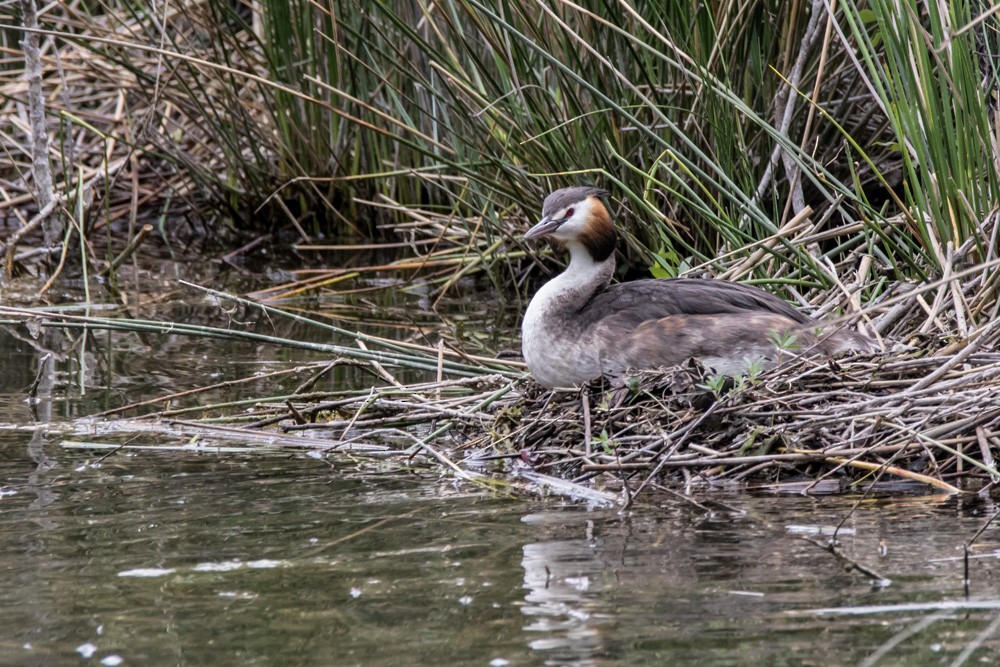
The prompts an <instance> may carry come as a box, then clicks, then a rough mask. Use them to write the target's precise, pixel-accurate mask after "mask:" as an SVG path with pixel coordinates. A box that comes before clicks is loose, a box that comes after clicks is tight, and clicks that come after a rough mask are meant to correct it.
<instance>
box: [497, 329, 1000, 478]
mask: <svg viewBox="0 0 1000 667" xmlns="http://www.w3.org/2000/svg"><path fill="white" fill-rule="evenodd" d="M994 328H995V327H994ZM514 414H516V415H519V417H520V419H519V420H518V423H517V424H516V428H509V429H508V432H507V435H506V437H505V439H506V441H507V442H508V443H509V444H508V446H509V447H512V448H514V449H515V450H516V451H519V452H520V457H519V458H520V459H521V461H522V462H523V463H525V464H527V465H529V466H531V467H532V468H533V469H534V470H536V471H540V472H545V473H548V474H551V475H553V476H555V477H560V478H563V479H566V480H570V481H573V482H576V483H580V482H585V481H588V480H591V479H593V478H595V477H599V476H608V475H610V476H612V478H613V479H615V478H616V479H622V480H624V481H626V482H628V483H631V486H632V489H633V490H635V489H637V488H640V487H642V486H645V485H647V484H648V483H650V482H655V483H659V482H662V481H669V482H671V483H673V484H676V482H678V481H683V482H687V483H689V484H691V483H695V482H698V481H700V482H703V483H722V482H748V481H755V482H762V481H766V482H771V483H774V482H792V483H795V484H803V482H805V484H804V486H806V487H807V488H810V487H812V486H814V485H816V484H819V483H822V482H824V481H826V482H829V481H835V482H836V483H837V484H839V485H843V486H850V485H856V484H861V485H868V484H871V483H875V482H887V481H898V480H900V479H905V480H912V481H916V482H920V483H924V484H930V485H932V486H935V487H938V488H941V489H944V490H947V491H950V492H957V491H959V490H961V489H963V488H965V489H969V488H973V489H975V490H982V489H983V488H985V487H992V486H993V485H994V484H995V483H996V481H997V480H998V475H997V469H996V464H995V459H994V456H995V455H996V453H997V452H998V451H1000V352H996V351H989V350H987V351H984V350H981V349H977V346H975V345H974V344H973V345H968V346H966V347H965V348H964V349H961V350H957V351H954V352H953V353H951V354H935V355H927V354H924V353H921V352H913V351H911V352H907V353H904V354H896V355H889V356H880V357H851V358H843V359H839V360H826V361H823V362H817V361H815V360H808V359H802V360H797V361H794V362H792V363H786V364H784V365H782V366H780V367H778V368H776V369H773V370H770V371H766V372H764V373H762V374H760V375H759V376H757V377H754V378H747V377H743V378H736V379H728V380H726V381H725V383H720V382H719V378H714V377H711V376H709V375H707V374H706V371H705V370H704V369H703V368H701V367H699V366H697V365H694V364H692V365H689V366H687V367H682V368H675V369H670V370H665V371H659V372H647V373H642V374H640V375H636V376H633V377H629V378H627V379H625V380H624V381H622V380H619V381H617V382H609V381H607V380H600V381H595V382H592V383H591V384H589V385H588V386H586V387H584V388H583V389H582V390H580V391H559V390H555V391H548V390H543V389H542V388H541V387H538V386H537V385H532V386H531V387H530V388H529V389H528V390H527V391H525V392H524V393H523V394H522V396H521V397H520V399H519V401H518V402H517V404H516V406H515V407H514V408H513V412H511V408H508V410H507V411H506V412H504V413H502V414H501V416H500V418H499V419H498V423H500V424H504V423H506V424H511V423H512V420H511V416H512V415H514Z"/></svg>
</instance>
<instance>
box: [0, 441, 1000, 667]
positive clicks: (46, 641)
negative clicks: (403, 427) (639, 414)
mask: <svg viewBox="0 0 1000 667" xmlns="http://www.w3.org/2000/svg"><path fill="white" fill-rule="evenodd" d="M36 444H37V443H36ZM30 449H31V447H30V446H29V440H28V439H26V438H24V437H21V438H20V439H19V438H16V437H12V436H11V435H10V434H8V435H6V436H4V439H3V440H2V441H0V450H2V452H3V453H4V458H3V461H2V462H0V466H2V474H3V479H4V484H3V487H2V494H3V497H2V498H0V508H2V509H0V511H2V515H0V522H2V525H3V534H4V536H5V538H4V540H3V543H2V547H0V568H2V569H3V571H4V573H5V577H4V579H5V582H6V583H5V586H4V587H3V589H2V591H0V627H3V628H4V631H3V636H4V641H3V646H2V651H0V652H2V655H3V658H2V661H3V664H12V665H13V664H18V665H33V664H37V665H51V664H79V663H81V662H85V661H84V660H83V656H82V655H81V652H82V653H87V652H90V651H93V655H92V657H91V659H90V661H91V663H90V664H97V663H98V661H99V660H102V659H106V658H108V657H109V656H120V657H121V658H122V659H123V660H124V664H178V665H185V664H189V665H205V664H212V665H228V664H232V665H236V664H295V665H333V664H337V665H341V664H342V665H400V664H418V665H419V664H463V665H475V664H482V665H489V664H491V661H494V660H506V661H509V664H512V665H518V664H558V665H563V664H566V665H568V664H601V665H609V664H610V665H634V664H712V665H719V664H723V665H724V664H731V665H744V664H766V665H775V664H790V665H791V664H858V663H860V662H862V661H863V660H864V659H865V658H866V657H868V656H871V655H872V654H873V653H875V652H876V651H878V650H879V648H880V647H883V646H885V645H886V643H887V642H889V641H890V640H891V639H892V638H893V637H898V636H899V635H900V634H901V633H905V632H906V631H907V630H912V629H913V628H915V627H916V626H917V625H918V624H921V623H928V625H927V627H925V628H923V629H922V630H920V631H919V632H916V633H915V634H914V636H913V637H910V638H907V639H905V640H904V641H902V642H901V643H900V644H899V646H897V647H896V648H895V649H893V650H892V651H891V652H890V653H889V657H888V658H886V659H885V660H884V661H882V662H880V663H878V664H948V663H949V662H950V661H951V659H953V658H954V657H955V656H956V655H957V654H958V653H959V652H960V651H961V650H963V649H964V648H965V647H966V646H968V645H970V644H971V643H972V642H973V640H974V639H975V637H976V636H977V634H978V633H980V632H981V631H982V630H983V629H984V628H987V626H989V624H990V623H991V622H993V621H995V620H996V619H997V618H1000V616H998V615H1000V590H998V587H1000V581H998V579H997V572H998V570H997V567H996V559H995V557H994V558H990V559H977V560H973V561H972V580H973V586H972V588H973V591H972V594H971V596H970V598H969V600H970V601H971V602H973V603H975V604H970V605H968V606H969V608H966V609H962V608H958V609H954V608H953V609H944V610H941V609H940V607H941V605H942V603H962V604H964V603H965V598H964V596H963V591H962V562H961V559H960V558H959V557H960V556H961V550H960V549H959V548H958V547H959V546H960V545H961V544H962V543H963V541H965V540H968V539H969V537H970V536H971V535H972V534H973V533H974V532H975V530H976V529H977V528H978V527H979V526H980V525H981V524H982V523H983V521H984V520H985V517H986V516H988V515H989V514H990V512H992V511H993V509H994V508H993V507H992V506H991V505H989V504H987V503H977V502H972V503H967V502H966V501H959V500H956V499H954V498H945V497H941V496H905V497H887V498H879V499H870V500H866V501H865V502H863V503H862V504H861V505H860V506H859V507H858V509H857V510H856V511H855V512H854V513H853V514H850V518H849V519H848V521H847V522H846V524H845V525H844V527H843V528H842V534H841V541H842V549H843V550H844V552H845V553H847V554H849V555H850V556H851V557H853V558H855V559H857V560H858V561H860V562H863V563H865V564H866V565H868V566H870V567H873V568H875V569H877V570H879V572H880V573H882V574H883V575H885V576H888V577H890V578H891V579H892V584H891V585H889V586H888V587H886V588H873V587H872V586H871V585H870V583H869V581H868V580H867V579H865V578H864V577H862V576H860V575H857V574H853V573H847V572H845V571H844V570H843V568H842V567H841V566H840V565H839V564H838V563H837V561H835V560H834V559H833V557H832V556H830V555H829V554H827V553H826V552H824V551H822V550H821V549H820V548H818V547H817V546H815V545H813V544H811V543H810V542H808V541H806V540H804V539H803V535H819V534H820V533H823V532H829V531H830V530H832V528H833V527H834V526H835V525H836V524H838V523H839V522H840V521H841V519H842V518H843V517H844V516H845V515H848V514H849V513H850V511H851V508H852V506H853V504H854V502H855V501H856V500H857V499H856V498H850V497H824V498H805V497H800V496H792V497H780V496H774V495H768V494H761V495H757V494H751V493H740V494H715V495H710V496H708V497H705V496H702V497H701V498H699V501H700V502H702V504H703V507H698V506H696V505H694V504H691V503H688V502H686V501H683V500H679V499H676V498H672V497H671V498H665V497H650V498H647V501H648V502H649V504H647V505H644V506H642V507H641V508H638V509H636V510H634V511H632V512H630V513H628V514H625V515H620V514H618V513H617V512H614V511H593V510H588V509H587V508H585V507H581V506H579V505H578V504H574V503H570V502H567V501H564V500H559V499H547V500H546V499H524V500H510V499H499V498H493V497H489V496H486V495H483V494H481V493H479V492H476V491H474V490H471V489H468V488H464V487H463V486H462V485H457V484H455V483H454V482H453V481H451V480H449V479H441V478H439V477H437V476H436V475H428V476H419V475H415V474H413V473H412V472H409V471H404V470H400V469H395V470H394V469H392V468H388V467H386V468H384V469H382V470H374V469H362V468H358V467H355V466H351V465H348V464H342V463H334V464H333V465H332V466H331V465H330V464H329V463H327V462H325V461H321V460H316V459H311V458H308V457H304V456H265V457H259V456H243V455H240V456H218V455H208V454H206V455H200V456H192V455H190V454H180V453H177V452H163V453H155V454H153V453H149V452H141V453H133V454H117V455H115V456H114V457H109V458H108V459H105V460H104V461H103V462H98V461H97V458H96V456H95V455H92V454H88V453H86V452H80V451H76V450H61V449H60V448H58V447H52V446H51V445H46V446H45V447H44V456H45V463H44V464H43V465H42V466H41V467H42V468H44V470H43V471H41V472H40V471H39V467H40V466H39V465H38V464H37V463H36V462H35V461H33V460H32V458H31V456H30V455H29V454H28V452H29V450H30ZM35 458H36V459H37V458H38V457H37V450H36V456H35ZM880 549H881V551H882V552H883V553H884V555H880ZM989 550H990V549H981V550H980V553H983V552H984V551H989ZM914 603H922V604H924V605H925V606H924V607H920V606H914V607H913V608H910V609H901V610H892V609H891V607H890V606H891V605H901V604H902V605H905V604H910V605H913V604H914ZM863 607H874V608H875V609H867V610H865V609H863ZM879 607H881V608H883V609H882V610H879V609H878V608H879ZM836 608H842V609H841V611H840V612H838V611H832V610H834V609H836ZM843 608H847V609H843ZM821 609H826V610H828V611H817V610H821ZM841 612H842V613H841ZM997 644H998V642H997V639H996V636H995V634H993V635H990V636H989V637H988V638H987V639H986V641H985V642H984V643H983V645H982V648H980V649H979V651H978V652H977V653H976V654H975V656H974V657H976V658H984V657H986V656H989V655H990V654H991V653H993V652H995V651H996V649H997V648H998V646H997ZM820 656H822V657H820ZM976 662H978V660H976ZM494 664H502V663H500V662H496V663H494Z"/></svg>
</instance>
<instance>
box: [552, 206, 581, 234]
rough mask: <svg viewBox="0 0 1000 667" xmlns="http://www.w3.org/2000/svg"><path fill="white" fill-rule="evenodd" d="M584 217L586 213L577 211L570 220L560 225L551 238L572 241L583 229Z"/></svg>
mask: <svg viewBox="0 0 1000 667" xmlns="http://www.w3.org/2000/svg"><path fill="white" fill-rule="evenodd" d="M585 217H586V211H584V210H582V209H581V210H579V211H577V212H576V213H575V214H574V215H573V217H572V218H570V219H569V220H567V221H566V222H564V223H563V224H562V225H560V227H559V229H558V230H557V231H556V233H555V234H553V235H552V237H553V238H556V239H559V240H560V241H572V240H573V239H576V238H578V237H579V236H580V234H581V233H582V232H583V229H584V222H583V221H584V219H585Z"/></svg>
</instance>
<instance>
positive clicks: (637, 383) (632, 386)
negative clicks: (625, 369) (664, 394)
mask: <svg viewBox="0 0 1000 667" xmlns="http://www.w3.org/2000/svg"><path fill="white" fill-rule="evenodd" d="M625 387H626V388H628V390H629V391H630V392H631V393H632V397H633V398H635V397H636V396H638V395H639V392H640V391H641V390H642V376H639V375H629V376H628V377H626V378H625Z"/></svg>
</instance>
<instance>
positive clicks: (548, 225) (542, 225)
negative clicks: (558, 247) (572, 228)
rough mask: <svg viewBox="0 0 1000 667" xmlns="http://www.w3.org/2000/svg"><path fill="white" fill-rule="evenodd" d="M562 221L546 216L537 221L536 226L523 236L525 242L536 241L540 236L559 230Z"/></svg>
mask: <svg viewBox="0 0 1000 667" xmlns="http://www.w3.org/2000/svg"><path fill="white" fill-rule="evenodd" d="M562 222H563V221H562V220H553V219H552V218H551V217H549V216H546V217H544V218H542V219H541V220H539V221H538V224H537V225H535V226H534V227H532V228H531V229H529V230H528V233H527V234H525V235H524V238H525V240H528V239H537V238H538V237H540V236H547V235H549V234H551V233H552V232H554V231H556V230H557V229H558V228H559V225H561V224H562Z"/></svg>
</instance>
